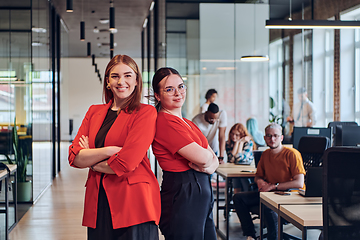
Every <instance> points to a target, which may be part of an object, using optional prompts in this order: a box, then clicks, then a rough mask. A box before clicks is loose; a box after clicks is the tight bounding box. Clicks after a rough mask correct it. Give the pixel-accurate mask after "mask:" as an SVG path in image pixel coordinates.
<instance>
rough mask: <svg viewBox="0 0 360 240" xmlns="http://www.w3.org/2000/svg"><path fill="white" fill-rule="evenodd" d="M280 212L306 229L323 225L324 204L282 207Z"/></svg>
mask: <svg viewBox="0 0 360 240" xmlns="http://www.w3.org/2000/svg"><path fill="white" fill-rule="evenodd" d="M280 212H281V214H285V215H287V216H288V217H290V218H291V219H293V220H294V221H296V222H297V223H299V224H301V225H302V226H304V227H309V226H312V227H315V226H316V227H318V226H322V225H323V215H322V204H311V205H282V206H280Z"/></svg>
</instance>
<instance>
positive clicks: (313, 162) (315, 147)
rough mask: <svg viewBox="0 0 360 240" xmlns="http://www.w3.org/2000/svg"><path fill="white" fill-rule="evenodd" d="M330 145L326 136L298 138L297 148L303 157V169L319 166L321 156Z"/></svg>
mask: <svg viewBox="0 0 360 240" xmlns="http://www.w3.org/2000/svg"><path fill="white" fill-rule="evenodd" d="M330 145H331V142H330V139H329V138H328V137H322V136H305V137H302V138H300V141H299V146H298V150H299V152H300V153H301V157H302V159H303V163H304V168H305V171H307V169H308V168H309V167H321V166H322V156H323V154H324V152H325V150H326V149H327V148H329V147H330Z"/></svg>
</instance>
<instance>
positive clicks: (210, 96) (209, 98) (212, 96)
mask: <svg viewBox="0 0 360 240" xmlns="http://www.w3.org/2000/svg"><path fill="white" fill-rule="evenodd" d="M216 97H217V91H216V90H215V89H213V88H212V89H209V90H208V91H207V92H206V94H205V99H206V102H205V103H204V104H203V105H202V106H201V113H204V112H206V111H207V109H208V107H209V104H210V103H213V102H215V100H216Z"/></svg>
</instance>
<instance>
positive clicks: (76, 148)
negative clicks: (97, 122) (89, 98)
mask: <svg viewBox="0 0 360 240" xmlns="http://www.w3.org/2000/svg"><path fill="white" fill-rule="evenodd" d="M92 110H93V106H90V108H89V110H88V111H87V112H86V114H85V117H84V119H83V121H82V123H81V125H80V128H79V130H78V132H77V134H76V137H75V139H74V140H73V141H72V144H71V145H70V147H69V157H68V160H69V164H70V166H72V167H76V166H75V165H74V159H75V157H76V155H77V154H78V153H79V152H80V150H81V149H83V148H82V147H80V145H79V139H80V137H81V136H82V135H84V136H89V121H90V118H91V112H92Z"/></svg>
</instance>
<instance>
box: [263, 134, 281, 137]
mask: <svg viewBox="0 0 360 240" xmlns="http://www.w3.org/2000/svg"><path fill="white" fill-rule="evenodd" d="M280 136H281V135H278V134H274V135H271V134H265V137H267V138H273V137H274V138H279V137H280Z"/></svg>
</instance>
